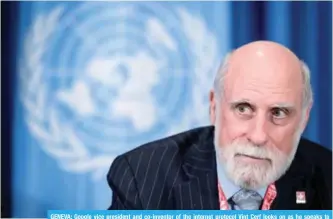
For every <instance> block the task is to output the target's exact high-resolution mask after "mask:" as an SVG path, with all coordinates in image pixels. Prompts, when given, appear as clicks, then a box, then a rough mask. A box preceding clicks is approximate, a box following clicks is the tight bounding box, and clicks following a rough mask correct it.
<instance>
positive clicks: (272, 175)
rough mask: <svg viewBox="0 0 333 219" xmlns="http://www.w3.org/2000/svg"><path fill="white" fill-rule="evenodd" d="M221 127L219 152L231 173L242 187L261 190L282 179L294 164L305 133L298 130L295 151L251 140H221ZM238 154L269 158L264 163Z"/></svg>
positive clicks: (216, 143)
mask: <svg viewBox="0 0 333 219" xmlns="http://www.w3.org/2000/svg"><path fill="white" fill-rule="evenodd" d="M219 133H220V132H219V127H216V126H215V136H214V138H215V139H214V143H215V149H216V153H217V154H218V157H219V165H221V166H222V167H223V169H224V171H225V173H226V175H227V177H228V178H229V179H230V180H231V181H232V182H233V183H234V184H235V185H237V186H239V187H241V188H246V189H251V190H257V189H260V188H262V187H265V186H268V185H269V184H271V183H273V182H275V181H276V180H277V179H279V178H280V177H281V176H282V175H283V174H284V173H285V172H286V171H287V170H288V168H289V167H290V165H291V163H292V161H293V159H294V156H295V153H296V150H297V147H298V143H299V140H300V137H301V132H300V131H298V132H297V133H296V134H295V140H294V144H293V148H292V151H291V152H290V154H289V155H286V154H284V153H283V152H281V151H280V150H278V149H277V148H276V147H268V146H256V145H253V144H251V143H245V144H242V143H239V142H237V141H234V142H232V143H231V144H229V145H222V146H220V145H219V144H218V139H219ZM237 154H244V155H248V156H253V157H258V158H263V159H269V160H270V162H269V161H260V162H261V163H248V162H244V161H243V160H241V159H239V158H237V157H235V156H236V155H237Z"/></svg>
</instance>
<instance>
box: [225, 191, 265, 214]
mask: <svg viewBox="0 0 333 219" xmlns="http://www.w3.org/2000/svg"><path fill="white" fill-rule="evenodd" d="M261 201H262V197H261V196H260V195H259V194H258V193H257V192H255V191H252V190H247V189H241V190H239V191H238V192H236V193H235V194H234V195H233V196H232V197H231V200H230V205H231V208H232V209H233V210H258V209H259V207H260V204H261Z"/></svg>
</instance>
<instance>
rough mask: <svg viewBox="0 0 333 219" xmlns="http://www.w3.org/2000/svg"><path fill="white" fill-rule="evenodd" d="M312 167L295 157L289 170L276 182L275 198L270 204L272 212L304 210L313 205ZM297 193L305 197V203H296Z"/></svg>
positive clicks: (297, 200)
mask: <svg viewBox="0 0 333 219" xmlns="http://www.w3.org/2000/svg"><path fill="white" fill-rule="evenodd" d="M313 172H314V171H313V167H312V166H310V165H307V162H305V161H304V160H303V158H302V157H301V156H300V155H296V156H295V159H294V161H293V163H292V165H291V166H290V168H289V170H288V171H287V172H286V174H285V175H284V176H282V177H281V178H280V179H279V180H277V181H276V183H275V185H276V189H277V197H276V199H275V200H274V202H273V203H272V206H271V209H272V210H282V209H283V210H305V209H311V206H312V205H314V204H315V203H313V200H315V198H314V196H315V190H314V188H313V185H312V184H311V182H312V180H311V179H312V178H313V176H312V174H313ZM297 192H302V193H303V194H304V195H305V199H306V203H298V202H299V200H300V199H301V198H300V197H297Z"/></svg>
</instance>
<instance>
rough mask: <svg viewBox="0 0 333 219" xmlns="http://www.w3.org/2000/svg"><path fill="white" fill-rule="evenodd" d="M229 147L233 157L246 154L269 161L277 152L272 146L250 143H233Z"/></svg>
mask: <svg viewBox="0 0 333 219" xmlns="http://www.w3.org/2000/svg"><path fill="white" fill-rule="evenodd" d="M231 147H232V150H233V155H234V157H237V156H247V157H252V158H257V159H263V160H269V161H271V160H272V159H273V158H274V155H276V154H277V153H279V151H277V150H275V149H274V148H269V147H268V146H257V145H253V144H250V143H247V144H234V145H232V146H231Z"/></svg>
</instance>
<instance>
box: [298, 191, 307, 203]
mask: <svg viewBox="0 0 333 219" xmlns="http://www.w3.org/2000/svg"><path fill="white" fill-rule="evenodd" d="M296 203H297V204H305V203H306V196H305V192H304V191H297V192H296Z"/></svg>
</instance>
